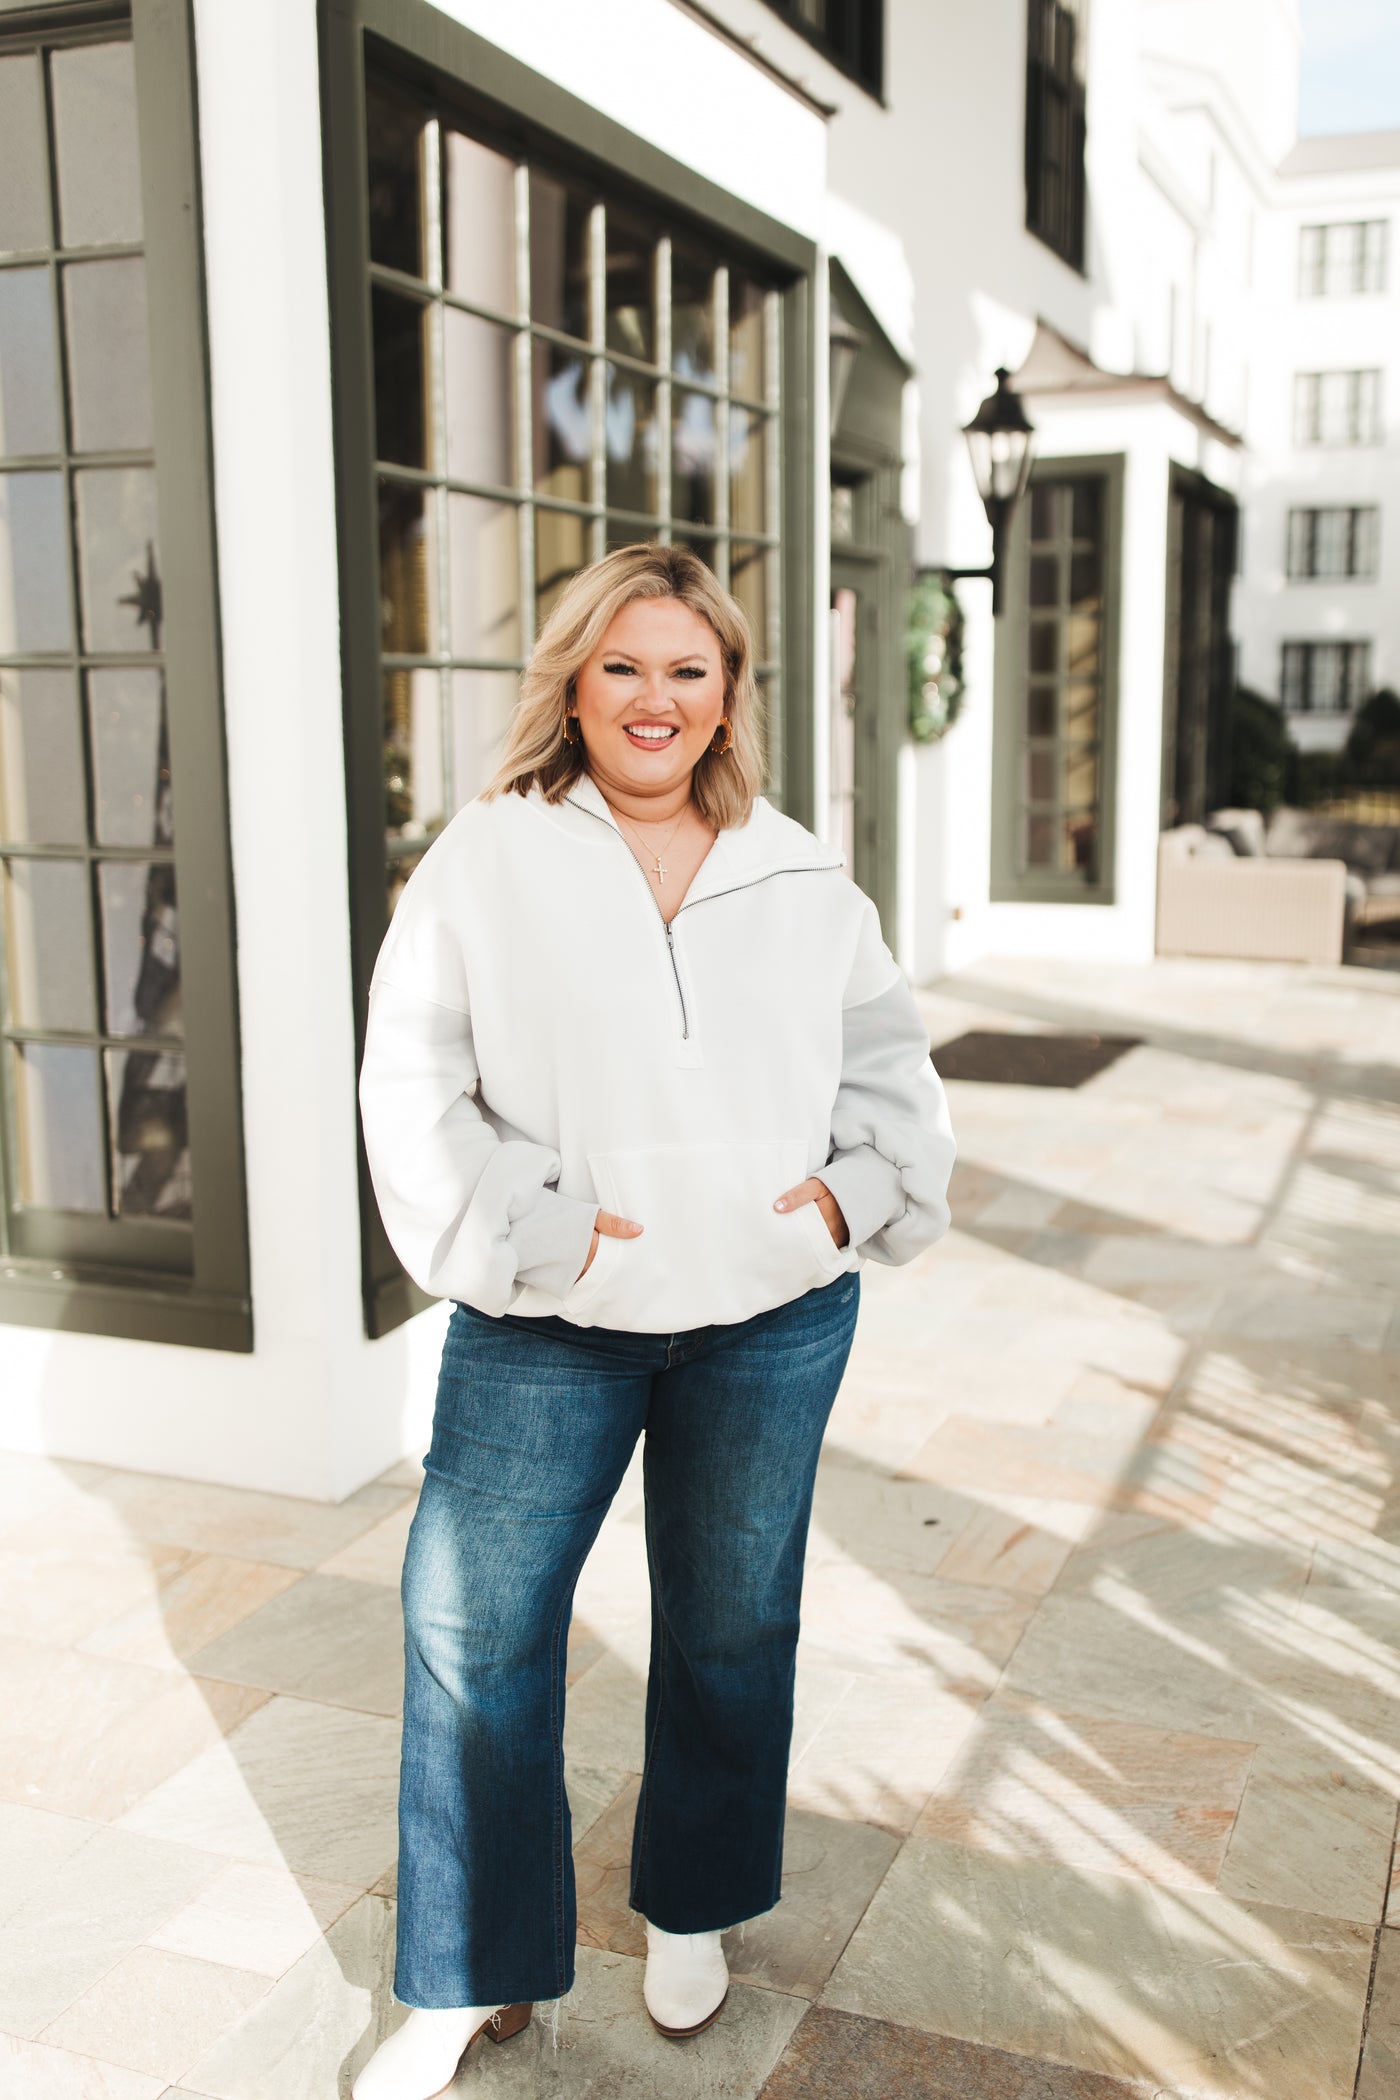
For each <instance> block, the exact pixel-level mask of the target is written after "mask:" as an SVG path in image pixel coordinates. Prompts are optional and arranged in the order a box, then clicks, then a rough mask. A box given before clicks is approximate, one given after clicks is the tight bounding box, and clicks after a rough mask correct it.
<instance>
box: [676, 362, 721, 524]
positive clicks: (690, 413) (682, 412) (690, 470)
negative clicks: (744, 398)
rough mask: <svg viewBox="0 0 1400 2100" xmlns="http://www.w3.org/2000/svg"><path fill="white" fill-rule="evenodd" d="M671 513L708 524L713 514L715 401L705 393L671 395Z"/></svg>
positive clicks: (678, 388)
mask: <svg viewBox="0 0 1400 2100" xmlns="http://www.w3.org/2000/svg"><path fill="white" fill-rule="evenodd" d="M671 414H672V439H671V443H672V454H671V460H672V464H671V514H672V516H673V517H677V518H691V519H693V520H694V521H695V523H696V524H698V525H711V524H713V523H714V516H715V404H714V402H713V401H712V400H711V399H710V397H709V395H708V394H687V393H684V392H683V391H682V390H681V388H680V387H677V388H675V390H674V393H673V396H672V409H671Z"/></svg>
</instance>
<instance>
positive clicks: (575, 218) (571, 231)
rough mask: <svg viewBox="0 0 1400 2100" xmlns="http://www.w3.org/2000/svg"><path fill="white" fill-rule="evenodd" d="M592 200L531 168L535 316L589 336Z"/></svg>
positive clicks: (532, 303) (567, 331) (563, 332)
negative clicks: (589, 232) (589, 234)
mask: <svg viewBox="0 0 1400 2100" xmlns="http://www.w3.org/2000/svg"><path fill="white" fill-rule="evenodd" d="M591 204H592V200H591V199H590V198H588V197H586V196H584V194H583V193H582V191H580V190H576V189H573V188H570V187H568V186H566V185H565V184H564V183H562V182H556V181H555V179H554V177H553V176H551V175H545V174H543V173H541V172H540V170H539V169H537V168H532V169H531V170H530V318H531V319H532V320H533V321H537V322H538V323H539V324H540V326H541V327H542V328H555V329H557V330H558V331H559V333H560V334H561V335H572V336H577V337H579V338H580V339H582V340H583V341H587V340H588V338H589V336H590V334H591V330H590V328H589V325H588V303H589V302H588V280H589V270H588V225H589V219H590V216H591Z"/></svg>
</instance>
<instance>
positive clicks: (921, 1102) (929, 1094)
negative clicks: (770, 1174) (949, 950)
mask: <svg viewBox="0 0 1400 2100" xmlns="http://www.w3.org/2000/svg"><path fill="white" fill-rule="evenodd" d="M890 961H891V966H892V967H894V964H893V958H892V957H891V958H890ZM831 1139H832V1156H831V1159H830V1161H829V1162H828V1164H827V1165H826V1166H825V1167H824V1168H822V1169H820V1171H819V1178H820V1179H821V1180H822V1181H824V1182H825V1183H826V1185H827V1187H828V1188H829V1189H830V1190H831V1193H832V1195H833V1196H835V1198H836V1200H837V1202H838V1203H839V1204H840V1206H841V1209H842V1211H843V1212H844V1214H845V1218H846V1223H847V1226H848V1227H849V1229H850V1235H851V1244H852V1245H853V1246H856V1247H858V1248H859V1249H860V1251H861V1253H862V1254H865V1255H868V1256H869V1257H870V1258H871V1259H872V1260H874V1261H882V1262H888V1263H891V1264H894V1265H897V1264H899V1263H901V1262H906V1261H912V1260H913V1258H914V1256H915V1255H916V1254H919V1253H921V1252H922V1251H923V1249H924V1248H925V1247H929V1246H932V1244H933V1242H934V1241H935V1240H938V1239H941V1238H942V1236H943V1234H944V1233H945V1232H946V1231H947V1230H948V1226H949V1223H950V1222H951V1220H950V1214H949V1210H948V1181H949V1177H950V1175H951V1173H952V1169H953V1159H954V1154H955V1151H956V1147H955V1145H954V1141H953V1131H952V1125H951V1123H950V1121H949V1116H948V1101H947V1096H946V1095H945V1093H944V1091H943V1083H942V1081H941V1080H940V1079H939V1077H938V1074H937V1072H935V1070H934V1068H933V1061H932V1058H931V1057H930V1054H929V1036H928V1030H927V1028H926V1027H925V1026H924V1022H923V1018H922V1016H921V1015H920V1013H919V1009H918V1005H917V1003H916V1001H915V999H914V994H913V993H912V991H911V990H910V989H909V986H908V983H907V982H906V980H905V977H904V974H903V972H902V971H900V970H898V969H897V967H896V968H895V975H894V977H893V979H892V980H891V981H890V982H889V983H888V984H887V985H886V986H885V989H884V990H883V991H879V992H876V993H875V994H874V995H873V997H870V998H866V999H863V1000H861V1001H860V1002H859V1003H858V1004H856V1005H852V1006H848V1007H847V1008H846V1009H845V1012H844V1014H843V1015H842V1058H841V1084H840V1087H839V1089H838V1091H837V1095H836V1104H835V1107H834V1109H833V1111H832V1117H831Z"/></svg>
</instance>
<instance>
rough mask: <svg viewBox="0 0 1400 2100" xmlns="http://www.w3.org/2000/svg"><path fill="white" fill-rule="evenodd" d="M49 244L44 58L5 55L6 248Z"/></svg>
mask: <svg viewBox="0 0 1400 2100" xmlns="http://www.w3.org/2000/svg"><path fill="white" fill-rule="evenodd" d="M48 244H49V171H48V165H47V155H46V154H45V151H44V101H43V88H42V86H41V84H40V80H39V61H38V58H37V57H36V56H35V55H34V54H33V53H31V52H28V51H22V52H19V53H17V54H16V55H15V56H14V57H13V58H0V249H4V248H46V247H47V246H48Z"/></svg>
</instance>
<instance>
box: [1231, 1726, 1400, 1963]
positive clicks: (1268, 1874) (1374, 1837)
mask: <svg viewBox="0 0 1400 2100" xmlns="http://www.w3.org/2000/svg"><path fill="white" fill-rule="evenodd" d="M1394 1838H1395V1788H1394V1785H1393V1784H1392V1785H1390V1786H1380V1785H1377V1784H1376V1782H1375V1781H1374V1780H1371V1779H1368V1778H1366V1777H1364V1776H1363V1775H1362V1774H1361V1773H1358V1772H1357V1771H1356V1770H1354V1769H1353V1768H1352V1767H1351V1765H1350V1763H1349V1760H1348V1758H1347V1755H1346V1753H1345V1751H1344V1750H1342V1749H1341V1748H1340V1747H1336V1746H1334V1747H1331V1748H1329V1747H1328V1746H1325V1745H1319V1744H1283V1743H1268V1744H1265V1745H1264V1746H1263V1747H1262V1748H1261V1749H1260V1750H1259V1752H1258V1754H1257V1756H1256V1758H1255V1761H1254V1768H1253V1770H1252V1772H1251V1773H1250V1776H1249V1783H1248V1785H1247V1786H1246V1787H1245V1790H1244V1799H1243V1801H1242V1802H1241V1804H1240V1812H1239V1817H1238V1820H1237V1822H1236V1824H1235V1828H1234V1831H1233V1833H1232V1835H1231V1838H1230V1849H1229V1852H1228V1854H1227V1856H1226V1859H1225V1863H1224V1866H1223V1868H1222V1870H1221V1873H1220V1879H1219V1886H1220V1889H1221V1892H1222V1893H1223V1894H1224V1895H1227V1896H1236V1897H1241V1898H1245V1899H1247V1900H1249V1901H1251V1902H1259V1903H1277V1904H1284V1905H1286V1906H1288V1907H1289V1908H1291V1909H1294V1910H1315V1911H1320V1912H1322V1913H1323V1915H1324V1916H1326V1917H1329V1918H1351V1919H1354V1920H1355V1921H1356V1922H1357V1923H1358V1924H1365V1925H1374V1924H1377V1923H1379V1921H1380V1919H1381V1917H1382V1916H1383V1914H1384V1911H1385V1904H1386V1893H1387V1883H1388V1881H1389V1876H1390V1864H1391V1853H1392V1850H1393V1845H1394Z"/></svg>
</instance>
